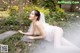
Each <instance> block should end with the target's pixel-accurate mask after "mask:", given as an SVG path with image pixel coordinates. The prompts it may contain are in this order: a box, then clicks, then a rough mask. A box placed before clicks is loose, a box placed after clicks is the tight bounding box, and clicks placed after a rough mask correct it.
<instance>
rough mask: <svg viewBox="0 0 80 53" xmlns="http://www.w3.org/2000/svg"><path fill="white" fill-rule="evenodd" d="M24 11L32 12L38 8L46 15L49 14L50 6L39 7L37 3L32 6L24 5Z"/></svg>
mask: <svg viewBox="0 0 80 53" xmlns="http://www.w3.org/2000/svg"><path fill="white" fill-rule="evenodd" d="M23 9H24V11H28V12H31V11H32V10H34V9H36V10H38V11H40V12H43V13H44V14H45V15H47V14H49V13H50V11H49V9H48V8H44V7H39V6H36V5H30V6H27V5H26V6H25V7H23Z"/></svg>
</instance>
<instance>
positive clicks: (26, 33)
mask: <svg viewBox="0 0 80 53" xmlns="http://www.w3.org/2000/svg"><path fill="white" fill-rule="evenodd" d="M19 32H20V33H21V34H24V35H32V33H31V32H22V31H21V30H19Z"/></svg>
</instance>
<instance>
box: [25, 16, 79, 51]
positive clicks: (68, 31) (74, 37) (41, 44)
mask: <svg viewBox="0 0 80 53" xmlns="http://www.w3.org/2000/svg"><path fill="white" fill-rule="evenodd" d="M62 28H63V30H64V38H65V39H67V40H68V41H70V42H71V43H73V44H74V45H76V46H77V47H79V48H80V18H79V17H78V18H73V19H71V20H70V21H68V22H67V24H66V26H64V27H62ZM26 49H28V50H26V51H25V52H27V51H29V52H28V53H80V51H79V50H77V49H75V48H73V49H62V50H61V49H57V50H56V49H54V48H53V44H52V43H51V42H47V41H43V40H41V41H40V40H39V41H36V42H34V43H33V44H32V45H31V46H29V47H28V48H27V47H26Z"/></svg>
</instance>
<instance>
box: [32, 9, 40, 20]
mask: <svg viewBox="0 0 80 53" xmlns="http://www.w3.org/2000/svg"><path fill="white" fill-rule="evenodd" d="M33 11H35V16H37V20H38V21H39V19H40V12H39V11H38V10H33Z"/></svg>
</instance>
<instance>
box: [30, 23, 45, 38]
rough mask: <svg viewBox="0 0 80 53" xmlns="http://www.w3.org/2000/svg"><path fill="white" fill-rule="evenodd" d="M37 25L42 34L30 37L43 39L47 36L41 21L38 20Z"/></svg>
mask: <svg viewBox="0 0 80 53" xmlns="http://www.w3.org/2000/svg"><path fill="white" fill-rule="evenodd" d="M36 27H37V29H38V30H39V32H40V34H41V35H40V36H36V37H34V36H32V37H31V36H30V38H31V39H43V38H45V31H44V28H43V27H42V25H41V24H40V23H39V22H37V23H36Z"/></svg>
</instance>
